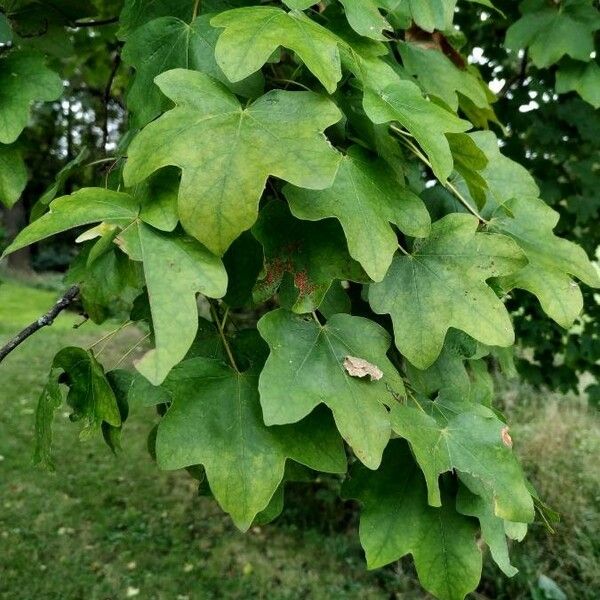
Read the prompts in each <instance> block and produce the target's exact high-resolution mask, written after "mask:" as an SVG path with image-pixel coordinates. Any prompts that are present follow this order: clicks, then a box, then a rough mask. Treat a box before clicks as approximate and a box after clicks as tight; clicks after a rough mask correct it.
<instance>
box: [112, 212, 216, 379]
mask: <svg viewBox="0 0 600 600" xmlns="http://www.w3.org/2000/svg"><path fill="white" fill-rule="evenodd" d="M122 235H123V237H122V243H123V247H124V249H125V251H126V252H127V253H128V254H129V256H130V257H131V258H132V259H133V260H141V261H143V268H144V278H145V280H146V286H147V288H148V296H149V299H150V312H151V315H152V327H153V332H154V343H155V348H154V349H153V350H150V351H149V352H148V353H147V354H146V355H145V356H144V357H143V358H142V359H141V360H140V361H139V362H137V363H136V368H137V369H138V371H139V372H140V373H141V374H142V375H144V377H146V379H148V381H150V382H151V383H152V384H154V385H158V384H160V383H162V381H163V380H164V379H165V377H166V376H167V375H168V373H169V371H170V370H171V369H172V368H173V367H174V366H175V365H176V364H177V363H179V362H180V361H181V360H182V359H183V358H184V357H185V355H186V353H187V351H188V350H189V348H190V346H191V345H192V342H193V341H194V337H195V336H196V331H197V329H198V306H197V304H196V294H197V293H198V292H200V293H202V294H204V295H206V296H209V297H210V298H220V297H222V296H224V295H225V292H226V290H227V273H226V271H225V267H224V266H223V262H222V261H221V259H220V258H218V257H217V256H215V255H214V254H212V253H211V252H209V251H208V250H206V248H204V247H203V246H202V245H201V244H199V243H198V242H197V241H196V240H194V239H193V238H190V237H189V236H186V235H183V234H180V233H173V234H166V233H163V232H160V231H157V230H156V229H154V228H152V227H149V226H148V225H145V224H144V223H139V224H136V225H134V226H131V227H130V228H128V229H127V231H126V233H124V234H122Z"/></svg>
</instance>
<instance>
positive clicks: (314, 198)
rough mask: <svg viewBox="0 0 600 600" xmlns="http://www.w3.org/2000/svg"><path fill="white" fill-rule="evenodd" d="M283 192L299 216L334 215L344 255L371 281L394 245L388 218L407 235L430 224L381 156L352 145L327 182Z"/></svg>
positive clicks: (379, 276) (421, 206)
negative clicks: (318, 186) (323, 185)
mask: <svg viewBox="0 0 600 600" xmlns="http://www.w3.org/2000/svg"><path fill="white" fill-rule="evenodd" d="M284 194H285V196H286V198H287V199H288V201H289V203H290V208H291V209H292V212H293V213H294V215H295V216H297V217H299V218H300V219H309V220H311V221H315V220H319V219H325V218H327V217H335V218H337V219H339V221H340V223H341V224H342V227H343V228H344V232H345V234H346V239H347V240H348V249H349V251H350V254H351V255H352V257H353V258H355V259H356V260H357V261H358V262H360V263H361V265H362V266H363V267H364V269H365V271H366V272H367V274H368V275H369V276H370V277H371V278H372V279H373V280H375V281H381V280H382V279H383V277H384V276H385V273H386V272H387V270H388V268H389V266H390V264H391V262H392V257H393V256H394V253H395V252H396V249H397V248H398V239H397V237H396V233H395V231H394V230H393V228H392V223H393V224H394V225H397V226H398V227H399V228H400V231H402V232H403V233H404V234H406V235H408V236H412V237H426V236H427V235H428V234H429V230H430V227H431V219H430V217H429V213H428V212H427V209H426V208H425V205H424V204H423V202H422V200H421V199H420V198H419V197H418V196H417V195H416V194H414V193H413V192H411V191H410V190H409V189H408V188H406V187H404V186H403V185H402V184H401V183H400V182H399V181H398V180H397V179H396V178H395V177H394V176H393V174H391V173H390V171H389V168H388V167H387V165H386V164H385V163H384V162H383V161H381V160H374V159H373V158H371V157H369V155H368V154H366V153H365V152H364V151H363V150H361V149H359V148H358V147H356V146H354V147H352V148H350V149H349V150H348V152H347V154H346V156H344V158H343V159H342V162H341V164H340V168H339V169H338V172H337V175H336V178H335V181H334V182H333V186H332V187H330V188H329V189H326V190H323V191H321V192H311V191H308V190H303V189H301V188H296V187H292V186H289V185H288V186H286V187H285V188H284ZM366 228H368V231H369V234H368V235H365V230H366ZM340 278H341V277H340Z"/></svg>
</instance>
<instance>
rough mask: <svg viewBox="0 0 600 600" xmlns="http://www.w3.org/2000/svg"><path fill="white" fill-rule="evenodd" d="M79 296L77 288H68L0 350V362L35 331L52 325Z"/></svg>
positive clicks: (76, 286) (75, 286)
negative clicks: (54, 302) (51, 305)
mask: <svg viewBox="0 0 600 600" xmlns="http://www.w3.org/2000/svg"><path fill="white" fill-rule="evenodd" d="M78 295H79V286H78V285H74V286H73V287H71V288H69V289H68V290H67V291H66V292H65V294H64V296H62V298H60V299H59V300H58V302H57V303H56V304H55V305H54V306H53V307H52V308H51V309H50V310H49V311H48V312H47V313H46V314H45V315H43V316H41V317H40V318H39V319H38V320H37V321H34V322H33V323H31V325H28V326H27V327H25V329H23V331H21V332H20V333H18V334H17V335H16V336H15V337H14V338H13V339H12V340H10V341H9V342H8V344H6V345H5V346H3V347H2V348H0V362H2V361H3V360H4V359H5V358H6V357H7V356H8V355H9V354H10V353H11V352H12V351H13V350H14V349H15V348H17V346H20V345H21V344H22V343H23V342H24V341H25V340H26V339H27V338H28V337H30V336H32V335H33V334H34V333H35V332H36V331H39V330H40V329H42V327H48V326H49V325H52V323H53V322H54V319H56V317H58V315H59V314H60V313H61V312H62V311H63V310H65V308H67V307H68V306H70V305H71V304H73V302H74V301H75V299H76V298H77V296H78Z"/></svg>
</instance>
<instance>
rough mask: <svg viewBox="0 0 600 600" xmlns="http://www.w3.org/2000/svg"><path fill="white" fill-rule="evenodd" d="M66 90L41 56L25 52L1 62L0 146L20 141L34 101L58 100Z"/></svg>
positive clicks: (14, 54) (0, 60)
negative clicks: (18, 139) (0, 144)
mask: <svg viewBox="0 0 600 600" xmlns="http://www.w3.org/2000/svg"><path fill="white" fill-rule="evenodd" d="M62 89H63V84H62V81H61V79H60V77H59V76H58V75H57V74H56V73H54V71H51V70H50V69H48V68H47V67H46V65H45V64H44V57H43V56H42V55H41V54H38V53H35V52H30V51H25V50H23V51H17V52H11V53H10V54H9V55H8V56H6V57H3V58H0V143H2V144H11V143H12V142H14V141H15V140H16V139H17V138H18V137H19V135H20V133H21V131H23V129H24V128H25V126H26V125H27V120H28V118H29V106H30V105H31V103H32V102H33V101H45V102H48V101H50V100H56V99H57V98H58V97H59V96H60V95H61V93H62Z"/></svg>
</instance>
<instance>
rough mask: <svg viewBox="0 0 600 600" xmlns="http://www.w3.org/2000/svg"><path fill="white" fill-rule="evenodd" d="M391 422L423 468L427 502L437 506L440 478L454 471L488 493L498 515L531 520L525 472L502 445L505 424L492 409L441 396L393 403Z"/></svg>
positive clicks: (518, 520)
mask: <svg viewBox="0 0 600 600" xmlns="http://www.w3.org/2000/svg"><path fill="white" fill-rule="evenodd" d="M390 418H391V422H392V428H393V430H394V432H395V433H397V434H398V435H400V436H401V437H403V438H405V439H406V440H408V442H409V444H410V446H411V449H412V451H413V453H414V455H415V457H416V459H417V462H418V463H419V466H420V467H421V469H422V470H423V473H424V475H425V480H426V481H427V490H428V499H429V504H431V505H432V506H440V505H441V502H442V500H441V496H440V491H439V486H438V479H439V476H440V475H441V474H442V473H445V472H447V471H452V470H453V469H456V470H457V471H460V472H464V473H467V474H468V475H472V476H473V477H475V478H477V479H478V480H480V481H481V482H482V484H483V485H484V486H485V487H486V488H487V489H488V490H490V492H491V493H492V495H493V498H494V512H495V514H496V515H497V516H499V517H501V518H503V519H506V520H508V521H517V522H520V523H529V522H531V521H533V516H534V509H533V500H532V498H531V494H530V493H529V490H528V488H527V484H526V480H525V477H524V475H523V471H522V469H521V466H520V465H519V462H518V460H517V458H516V457H515V455H514V454H513V451H512V448H511V447H509V446H507V445H506V443H505V439H504V431H505V430H506V424H505V423H504V422H502V421H500V420H499V419H498V417H497V416H496V415H495V413H494V412H493V411H492V410H491V409H489V408H486V407H484V406H481V405H479V404H471V403H468V402H461V403H454V402H447V401H444V400H443V399H442V398H439V399H438V400H437V401H435V402H428V403H423V405H421V406H417V407H415V406H413V405H409V404H406V405H399V404H397V405H395V406H394V407H393V408H392V411H391V413H390Z"/></svg>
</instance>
